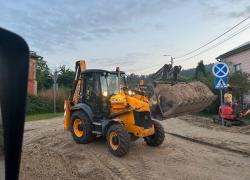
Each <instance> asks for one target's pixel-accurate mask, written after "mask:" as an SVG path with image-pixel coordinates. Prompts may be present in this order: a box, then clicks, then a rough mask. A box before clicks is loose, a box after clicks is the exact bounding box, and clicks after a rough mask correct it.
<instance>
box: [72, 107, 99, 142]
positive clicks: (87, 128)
mask: <svg viewBox="0 0 250 180" xmlns="http://www.w3.org/2000/svg"><path fill="white" fill-rule="evenodd" d="M70 132H71V134H72V137H73V139H74V141H75V142H76V143H78V144H87V143H89V142H91V141H93V140H94V138H95V136H94V134H92V128H91V121H90V119H89V118H88V116H86V114H85V113H84V112H82V111H75V112H74V113H73V114H72V116H71V122H70Z"/></svg>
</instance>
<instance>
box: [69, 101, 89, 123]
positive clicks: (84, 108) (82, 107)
mask: <svg viewBox="0 0 250 180" xmlns="http://www.w3.org/2000/svg"><path fill="white" fill-rule="evenodd" d="M76 110H81V111H83V112H84V113H86V115H87V116H88V118H89V119H90V120H91V121H92V122H93V118H94V114H93V111H92V109H91V108H90V106H89V105H87V104H85V103H78V104H76V105H74V106H71V108H70V111H71V112H74V111H76Z"/></svg>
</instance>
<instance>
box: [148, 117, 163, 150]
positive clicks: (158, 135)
mask: <svg viewBox="0 0 250 180" xmlns="http://www.w3.org/2000/svg"><path fill="white" fill-rule="evenodd" d="M153 124H154V128H155V133H154V134H153V135H151V136H148V137H145V138H144V141H145V142H146V143H147V145H149V146H159V145H161V144H162V143H163V141H164V139H165V132H164V128H163V126H162V125H161V124H160V123H159V122H157V121H154V120H153Z"/></svg>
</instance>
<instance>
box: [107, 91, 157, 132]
mask: <svg viewBox="0 0 250 180" xmlns="http://www.w3.org/2000/svg"><path fill="white" fill-rule="evenodd" d="M110 104H111V113H113V114H119V113H120V115H117V116H116V117H115V118H116V119H117V120H119V121H121V123H122V124H123V125H124V127H125V128H126V129H127V131H128V132H129V133H132V134H133V135H134V136H137V137H147V136H150V135H152V134H154V126H153V125H151V126H150V127H149V128H144V127H142V126H137V125H136V124H135V115H134V113H135V112H148V113H150V107H149V103H148V99H147V97H146V96H143V95H139V94H134V95H128V94H126V93H125V92H124V91H121V92H120V93H119V94H117V95H114V96H112V97H111V99H110ZM148 118H150V116H149V117H148ZM141 121H144V119H141Z"/></svg>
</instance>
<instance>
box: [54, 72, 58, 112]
mask: <svg viewBox="0 0 250 180" xmlns="http://www.w3.org/2000/svg"><path fill="white" fill-rule="evenodd" d="M57 78H58V75H57V70H56V69H55V71H54V73H53V99H54V113H55V114H56V91H57V83H56V82H57Z"/></svg>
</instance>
